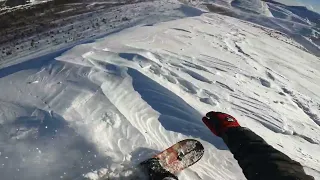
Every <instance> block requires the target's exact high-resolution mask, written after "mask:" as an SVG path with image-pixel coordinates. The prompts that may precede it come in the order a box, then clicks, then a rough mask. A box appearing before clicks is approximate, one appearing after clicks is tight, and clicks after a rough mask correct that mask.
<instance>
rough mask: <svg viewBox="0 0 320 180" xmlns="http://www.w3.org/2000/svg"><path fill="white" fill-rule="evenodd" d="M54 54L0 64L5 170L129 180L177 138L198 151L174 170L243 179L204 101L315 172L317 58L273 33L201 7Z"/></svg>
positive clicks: (10, 174) (318, 172) (319, 135)
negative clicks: (200, 148)
mask: <svg viewBox="0 0 320 180" xmlns="http://www.w3.org/2000/svg"><path fill="white" fill-rule="evenodd" d="M60 54H61V53H53V54H49V55H46V56H42V57H39V58H38V59H36V60H32V61H29V62H28V61H26V62H22V63H20V64H16V65H14V66H9V67H6V68H2V69H0V77H1V78H0V87H1V93H0V108H1V109H0V112H1V113H0V115H1V126H0V128H1V129H0V132H1V136H0V137H1V138H0V144H1V146H0V152H1V156H0V161H1V162H3V164H2V168H1V169H0V173H1V174H2V175H3V177H4V179H30V180H31V179H52V180H53V179H83V178H84V177H86V178H87V179H99V178H100V177H104V178H107V177H109V178H110V179H129V178H130V172H127V171H126V169H127V168H128V167H130V166H131V165H132V164H137V163H138V162H141V161H142V160H144V159H146V158H149V157H150V156H152V155H153V154H155V153H157V152H159V151H161V150H163V149H164V148H166V147H168V146H170V145H172V144H174V143H176V142H178V141H180V140H182V139H185V138H196V139H198V140H200V141H201V142H202V143H203V144H204V146H205V155H204V157H203V158H202V160H200V161H199V162H198V163H197V164H195V165H194V166H192V167H191V168H188V169H186V170H185V171H183V172H182V173H180V174H179V178H180V179H183V180H197V179H205V180H210V179H230V180H231V179H239V180H240V179H245V177H244V176H243V174H242V172H241V169H240V168H239V166H238V164H237V162H236V161H235V160H234V158H233V157H232V154H231V153H230V152H229V151H228V149H227V147H226V145H225V144H224V143H223V141H222V140H221V139H220V138H218V137H215V136H214V135H212V134H211V133H210V131H209V130H208V129H207V128H206V127H205V126H204V124H203V123H202V122H201V117H202V116H203V115H204V114H205V113H206V112H207V111H210V110H216V111H223V112H227V113H230V114H232V115H234V116H235V117H236V118H237V119H238V120H239V121H240V124H241V125H243V126H246V127H249V128H250V129H252V130H253V131H255V132H256V133H258V134H259V135H260V136H262V137H263V138H265V139H266V141H267V142H268V143H270V144H271V145H272V146H274V147H275V148H277V149H279V150H280V151H282V152H284V153H285V154H287V155H288V156H290V157H291V158H293V159H295V160H297V161H299V162H300V163H301V164H302V165H303V166H304V167H305V170H306V171H307V173H309V174H311V175H313V176H314V177H315V178H316V179H320V156H319V152H320V146H319V143H320V127H319V126H320V97H319V94H318V93H317V92H320V87H319V83H320V79H319V77H320V61H319V58H317V57H316V56H314V55H312V54H310V53H309V52H307V51H305V50H304V49H303V47H301V45H299V44H297V43H296V42H294V41H293V40H292V39H290V38H288V37H287V36H286V35H284V34H281V33H279V32H278V31H275V30H271V29H268V28H264V27H262V26H258V25H255V24H252V23H249V22H245V21H241V20H238V19H235V18H232V17H228V16H222V15H218V14H210V13H207V14H202V15H201V16H196V17H189V18H184V19H178V20H174V21H169V22H163V23H156V24H154V23H152V24H150V23H148V24H146V25H144V26H140V27H134V28H130V29H125V30H122V31H121V32H117V33H114V34H111V35H109V36H107V37H105V38H102V39H98V40H97V41H95V42H92V43H88V44H80V45H77V46H75V47H74V48H72V49H70V50H69V51H67V52H65V53H63V54H62V55H60ZM16 147H19V148H16ZM100 179H101V178H100Z"/></svg>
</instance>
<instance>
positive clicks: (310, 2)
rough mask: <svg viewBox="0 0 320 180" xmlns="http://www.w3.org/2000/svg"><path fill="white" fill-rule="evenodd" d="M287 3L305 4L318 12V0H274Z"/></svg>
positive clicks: (319, 10)
mask: <svg viewBox="0 0 320 180" xmlns="http://www.w3.org/2000/svg"><path fill="white" fill-rule="evenodd" d="M275 1H278V2H281V3H284V4H287V5H298V6H306V7H307V8H308V9H311V10H313V11H316V12H318V13H320V0H275Z"/></svg>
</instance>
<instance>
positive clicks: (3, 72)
mask: <svg viewBox="0 0 320 180" xmlns="http://www.w3.org/2000/svg"><path fill="white" fill-rule="evenodd" d="M69 49H71V48H68V49H65V50H60V51H57V52H53V53H50V54H47V55H44V56H41V57H37V58H33V59H30V60H27V61H24V62H22V63H19V64H15V65H12V66H9V67H6V68H2V69H0V78H3V77H6V76H8V75H10V74H13V73H16V72H19V71H22V70H28V69H36V68H41V67H42V66H43V65H44V64H47V63H49V62H51V61H53V60H54V58H55V57H58V56H60V55H61V54H62V53H64V52H66V51H67V50H69Z"/></svg>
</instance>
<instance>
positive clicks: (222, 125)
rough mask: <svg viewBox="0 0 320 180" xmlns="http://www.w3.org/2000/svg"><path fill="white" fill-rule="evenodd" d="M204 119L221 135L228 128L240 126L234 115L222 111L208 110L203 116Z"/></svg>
mask: <svg viewBox="0 0 320 180" xmlns="http://www.w3.org/2000/svg"><path fill="white" fill-rule="evenodd" d="M202 121H203V122H204V123H205V124H206V126H207V127H208V128H209V129H210V130H211V132H212V133H213V134H215V135H216V136H221V135H222V134H223V133H225V132H226V131H227V130H228V128H231V127H240V125H239V123H238V121H237V120H236V119H235V118H234V117H232V116H230V115H229V114H225V113H222V112H213V111H211V112H208V113H207V114H206V116H205V117H203V118H202Z"/></svg>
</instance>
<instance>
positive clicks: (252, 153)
mask: <svg viewBox="0 0 320 180" xmlns="http://www.w3.org/2000/svg"><path fill="white" fill-rule="evenodd" d="M222 138H223V140H224V142H225V143H226V144H227V146H228V147H229V149H230V151H231V152H232V153H233V155H234V158H235V159H236V160H237V161H238V163H239V165H240V167H241V168H242V170H243V173H244V175H245V176H246V178H247V179H248V180H314V178H313V177H312V176H309V175H307V174H306V173H305V172H304V170H303V167H302V165H301V164H300V163H298V162H296V161H294V160H292V159H290V158H289V157H288V156H287V155H285V154H283V153H282V152H280V151H278V150H276V149H275V148H273V147H272V146H270V145H268V144H267V143H266V142H265V141H264V140H263V139H262V138H261V137H260V136H258V135H257V134H255V133H254V132H252V131H251V130H249V129H247V128H244V127H236V128H230V129H228V130H227V132H226V133H225V134H224V135H223V136H222Z"/></svg>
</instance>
